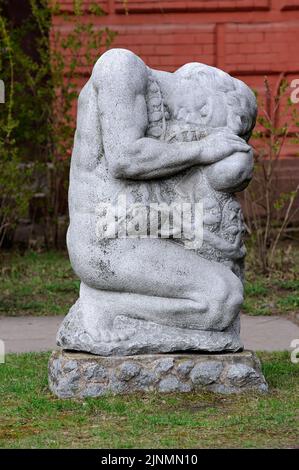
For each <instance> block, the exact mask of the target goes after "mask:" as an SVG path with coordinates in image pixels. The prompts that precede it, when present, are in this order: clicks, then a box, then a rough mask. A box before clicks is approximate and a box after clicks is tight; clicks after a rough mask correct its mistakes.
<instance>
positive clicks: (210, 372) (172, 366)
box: [49, 351, 267, 398]
mask: <svg viewBox="0 0 299 470" xmlns="http://www.w3.org/2000/svg"><path fill="white" fill-rule="evenodd" d="M49 385H50V389H51V390H52V392H53V393H54V394H55V395H57V396H58V397H60V398H84V397H88V396H90V397H97V396H102V395H106V394H129V393H134V392H135V393H136V392H150V391H158V392H163V393H170V392H191V391H196V390H209V391H212V392H216V393H241V392H246V391H249V390H252V391H258V392H266V391H267V384H266V382H265V379H264V377H263V374H262V372H261V368H260V363H259V360H258V359H257V357H256V356H255V354H254V353H252V352H250V351H244V352H241V353H235V354H213V355H209V354H201V355H199V354H167V355H162V354H161V355H135V356H130V357H128V356H123V357H119V356H109V357H104V356H94V355H92V354H86V353H79V352H77V353H76V352H66V351H54V352H53V354H52V356H51V358H50V361H49Z"/></svg>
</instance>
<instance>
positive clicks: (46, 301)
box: [0, 251, 79, 316]
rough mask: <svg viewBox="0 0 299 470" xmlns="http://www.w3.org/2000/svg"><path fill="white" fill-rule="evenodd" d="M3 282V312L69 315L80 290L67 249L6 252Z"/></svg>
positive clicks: (0, 300) (0, 269)
mask: <svg viewBox="0 0 299 470" xmlns="http://www.w3.org/2000/svg"><path fill="white" fill-rule="evenodd" d="M0 281H1V297H0V315H11V316H18V315H35V316H39V315H65V314H66V313H67V312H68V309H69V308H70V306H71V305H72V304H73V303H74V301H75V300H76V298H77V296H78V291H79V281H78V279H77V278H76V276H75V275H74V273H73V271H72V268H71V266H70V262H69V259H68V256H67V253H64V252H54V251H53V252H51V251H50V252H44V253H36V252H30V251H28V252H26V253H25V254H24V255H23V256H21V255H20V254H19V253H17V252H11V253H10V252H6V253H2V255H1V264H0Z"/></svg>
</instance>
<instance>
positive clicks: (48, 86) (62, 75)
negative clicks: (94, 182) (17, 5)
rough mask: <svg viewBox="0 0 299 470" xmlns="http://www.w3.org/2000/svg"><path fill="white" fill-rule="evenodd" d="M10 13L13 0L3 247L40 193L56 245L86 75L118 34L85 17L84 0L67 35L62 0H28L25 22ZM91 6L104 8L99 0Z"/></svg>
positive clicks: (5, 20)
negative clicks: (58, 18)
mask: <svg viewBox="0 0 299 470" xmlns="http://www.w3.org/2000/svg"><path fill="white" fill-rule="evenodd" d="M9 11H10V10H9V2H8V0H6V1H4V2H3V5H2V7H0V40H1V42H3V44H4V48H2V49H1V51H0V77H1V79H3V80H4V83H5V86H6V90H5V91H6V98H7V99H6V102H5V104H4V105H3V104H2V105H0V106H1V111H2V113H1V118H0V152H1V163H0V165H1V168H0V170H1V176H0V187H1V201H0V247H1V245H2V244H3V240H4V238H5V236H6V235H7V233H8V231H9V230H11V229H12V228H13V227H14V226H15V224H16V223H17V221H18V220H19V218H20V217H21V216H24V215H25V214H26V212H27V211H28V206H29V203H31V204H32V200H33V199H32V198H33V196H34V195H35V194H37V195H38V197H39V199H40V198H41V197H42V198H43V205H44V207H43V211H42V215H43V218H44V220H43V225H44V227H45V238H46V242H47V244H48V245H56V244H57V233H58V219H59V216H60V215H64V214H65V212H66V208H67V186H68V171H69V160H70V158H69V157H70V155H71V150H72V142H73V135H74V130H75V117H74V109H75V101H76V99H77V96H78V90H77V89H78V77H79V75H80V72H81V71H82V70H83V69H84V70H90V69H91V67H92V65H93V63H94V62H95V60H96V59H97V58H98V57H99V55H100V52H101V51H104V50H105V49H106V48H108V47H109V46H110V44H111V42H112V40H113V38H114V36H115V33H114V32H112V31H110V30H109V29H107V28H102V29H97V28H96V27H95V26H94V25H93V24H92V23H88V24H86V23H84V22H82V0H74V2H73V7H72V11H71V12H69V14H65V15H64V21H65V22H67V23H68V25H69V26H70V28H69V30H68V31H69V32H67V33H66V34H62V33H61V32H60V31H57V30H55V28H54V27H53V25H52V19H53V15H55V14H57V13H59V5H58V4H57V3H56V2H53V1H51V2H48V1H47V0H28V14H27V17H26V18H24V19H23V21H22V22H21V23H18V22H17V24H16V21H15V20H14V18H13V17H12V16H11V15H9ZM89 12H90V13H91V14H92V15H94V16H101V15H103V14H104V13H103V11H102V9H101V8H100V7H99V5H98V4H97V2H95V3H94V4H91V5H90V6H89Z"/></svg>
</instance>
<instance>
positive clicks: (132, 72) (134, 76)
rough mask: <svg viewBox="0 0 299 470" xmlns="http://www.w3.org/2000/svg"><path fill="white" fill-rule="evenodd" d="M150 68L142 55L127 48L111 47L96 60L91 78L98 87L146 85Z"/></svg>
mask: <svg viewBox="0 0 299 470" xmlns="http://www.w3.org/2000/svg"><path fill="white" fill-rule="evenodd" d="M148 76H149V68H148V67H147V66H146V64H145V63H144V62H143V60H142V59H140V57H138V56H137V55H136V54H134V53H133V52H132V51H129V50H127V49H110V50H109V51H107V52H105V53H104V54H103V55H102V56H101V57H100V58H99V59H98V61H97V62H96V64H95V66H94V68H93V71H92V75H91V80H92V82H93V84H94V86H96V87H101V88H102V87H103V86H105V85H107V84H109V86H113V87H123V86H125V87H127V86H128V84H131V86H133V87H134V86H135V87H136V86H137V87H138V88H139V87H141V88H143V87H145V86H146V84H147V80H148Z"/></svg>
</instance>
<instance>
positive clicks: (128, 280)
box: [58, 49, 257, 356]
mask: <svg viewBox="0 0 299 470" xmlns="http://www.w3.org/2000/svg"><path fill="white" fill-rule="evenodd" d="M256 113H257V106H256V99H255V96H254V94H253V92H252V91H251V90H250V89H249V88H248V87H247V86H246V85H245V84H244V83H243V82H241V81H240V80H237V79H235V78H233V77H231V76H229V75H228V74H227V73H225V72H223V71H221V70H219V69H217V68H214V67H210V66H207V65H204V64H200V63H190V64H187V65H184V66H183V67H181V68H179V69H178V70H177V71H176V72H174V73H168V72H163V71H158V70H152V69H150V68H149V67H147V66H146V65H145V63H144V62H143V61H142V60H141V59H140V58H139V57H138V56H136V55H135V54H134V53H132V52H130V51H128V50H123V49H112V50H110V51H108V52H106V53H105V54H104V55H102V56H101V57H100V59H99V60H98V61H97V63H96V64H95V67H94V69H93V72H92V75H91V78H90V80H89V81H88V82H87V84H86V85H85V86H84V88H83V90H82V91H81V93H80V97H79V102H78V120H77V130H76V135H75V143H74V150H73V155H72V162H71V172H70V189H69V209H70V226H69V230H68V234H67V245H68V251H69V255H70V259H71V263H72V266H73V269H74V271H75V273H76V274H77V276H78V277H79V278H80V279H81V287H80V298H79V299H78V301H77V302H76V304H75V305H74V306H73V307H72V308H71V310H70V312H69V314H68V315H67V317H66V318H65V320H64V322H63V324H62V326H61V328H60V330H59V333H58V345H59V346H61V347H63V348H64V349H71V350H78V351H85V352H91V353H94V354H98V355H103V356H109V355H132V354H133V355H134V354H143V353H151V354H153V353H165V352H175V351H209V352H223V351H231V352H234V351H238V350H240V349H242V344H241V342H240V338H239V311H240V307H241V305H242V302H243V261H244V256H245V252H246V251H245V248H244V244H243V241H242V232H243V220H242V213H241V209H240V205H239V203H238V202H237V199H236V197H235V193H236V192H238V191H241V190H243V189H244V188H245V187H246V186H247V184H248V183H249V181H250V179H251V177H252V170H253V153H252V149H251V147H250V145H248V143H247V142H248V139H249V137H250V135H251V131H252V129H253V127H254V125H255V120H256ZM120 201H125V206H122V207H121V208H120V206H121V203H120ZM200 204H201V206H200ZM192 205H193V206H196V205H198V207H201V208H202V209H201V210H202V212H201V216H202V219H201V220H202V221H203V225H202V226H201V227H200V226H198V227H195V229H194V220H193V219H192V214H191V216H190V217H191V218H190V220H191V222H190V224H189V232H191V233H189V232H188V230H185V231H184V230H183V231H182V230H181V226H180V225H179V226H178V224H176V226H174V225H175V224H174V223H173V226H172V227H171V229H169V227H170V226H171V220H170V221H169V214H171V211H169V208H173V211H172V215H170V218H171V217H172V222H173V221H174V220H176V221H177V220H180V217H181V214H180V209H181V208H182V207H185V208H186V207H191V209H190V211H191V212H192ZM163 207H164V209H163ZM132 208H133V209H132ZM149 209H150V210H149ZM109 211H110V213H109V214H108V213H107V212H109ZM113 211H114V212H113ZM117 211H118V212H117ZM150 211H151V214H149V212H150ZM155 211H156V216H157V217H156V222H157V220H158V224H157V223H156V231H154V233H153V232H152V231H151V230H150V229H152V227H150V220H151V219H150V217H154V216H153V213H154V212H155ZM176 211H177V213H175V212H176ZM158 213H160V215H158ZM159 217H160V218H159ZM164 219H165V220H164ZM166 219H167V220H166ZM136 221H137V222H136ZM138 226H139V227H138ZM165 227H166V228H165ZM138 229H139V232H138ZM126 230H127V232H128V233H127V232H126ZM196 230H198V233H199V232H200V233H201V237H199V238H198V239H196ZM124 232H126V233H124ZM149 233H150V235H149ZM124 235H125V236H124Z"/></svg>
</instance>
